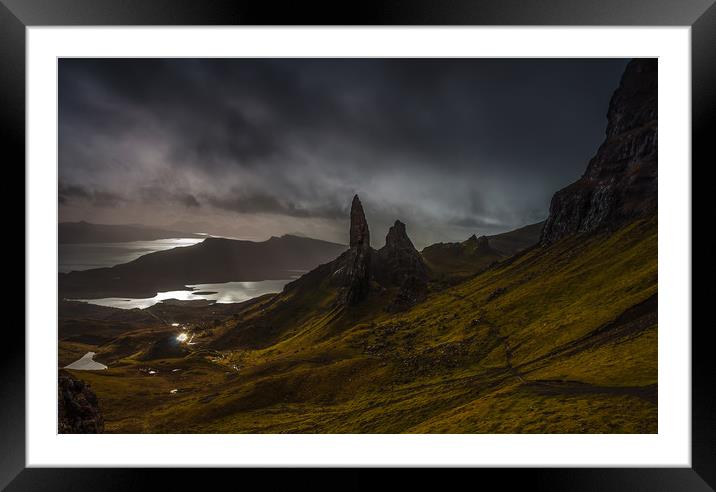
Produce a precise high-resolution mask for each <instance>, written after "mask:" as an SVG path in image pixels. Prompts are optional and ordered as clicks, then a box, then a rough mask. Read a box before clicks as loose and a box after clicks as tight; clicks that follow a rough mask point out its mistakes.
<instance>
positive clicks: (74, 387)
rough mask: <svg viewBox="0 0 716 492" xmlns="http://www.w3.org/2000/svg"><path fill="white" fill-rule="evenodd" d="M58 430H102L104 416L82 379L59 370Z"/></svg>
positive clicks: (96, 431)
mask: <svg viewBox="0 0 716 492" xmlns="http://www.w3.org/2000/svg"><path fill="white" fill-rule="evenodd" d="M57 407H58V432H59V433H60V434H97V433H101V432H104V418H103V417H102V412H100V409H99V404H98V402H97V395H95V394H94V392H93V391H92V390H91V389H90V387H89V385H88V384H86V383H85V382H84V381H80V380H79V379H77V378H75V377H73V376H72V375H71V374H70V373H68V372H67V371H60V373H59V376H58V388H57Z"/></svg>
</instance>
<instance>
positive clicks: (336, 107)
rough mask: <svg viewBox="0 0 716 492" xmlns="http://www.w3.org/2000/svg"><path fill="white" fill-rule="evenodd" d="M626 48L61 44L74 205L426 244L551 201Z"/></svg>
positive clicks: (68, 210)
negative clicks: (478, 52)
mask: <svg viewBox="0 0 716 492" xmlns="http://www.w3.org/2000/svg"><path fill="white" fill-rule="evenodd" d="M626 63H627V60H623V59H407V60H401V59H102V60H100V59H62V60H60V62H59V201H60V220H61V221H76V220H87V221H90V222H98V223H144V224H152V225H159V226H163V227H167V228H173V229H183V230H187V231H196V232H208V233H211V234H217V235H226V236H232V237H240V238H246V239H265V238H268V237H269V236H271V235H281V234H285V233H299V234H303V235H307V236H312V237H319V238H323V239H329V240H336V241H339V242H347V234H348V228H347V221H348V218H347V214H348V207H349V205H350V201H351V198H352V196H353V194H354V193H358V194H359V195H360V197H361V200H362V202H363V206H364V208H365V210H366V214H367V217H368V221H369V224H370V227H371V231H372V234H371V236H372V238H374V239H373V244H374V246H378V247H379V246H381V245H382V244H383V242H384V237H385V233H386V232H387V227H388V225H389V224H390V223H392V222H393V221H394V220H395V219H400V220H402V221H403V222H405V223H406V224H407V226H408V233H409V235H410V236H411V238H412V239H413V241H414V242H415V244H416V246H417V247H418V248H422V247H423V246H425V245H427V244H430V243H432V242H435V241H455V240H462V239H465V238H467V237H468V236H469V235H471V234H472V233H477V234H478V235H480V234H494V233H497V232H502V231H505V230H510V229H513V228H515V227H519V226H521V225H525V224H529V223H534V222H537V221H539V220H542V219H544V218H545V217H546V215H547V211H548V207H549V200H550V198H551V196H552V194H553V193H554V192H555V191H556V190H557V189H559V188H561V187H563V186H565V185H567V184H569V183H570V182H572V181H574V180H575V179H577V178H578V177H579V176H580V175H581V174H582V172H583V171H584V169H585V167H586V165H587V162H588V160H589V158H590V157H591V156H592V155H593V154H594V153H595V151H596V149H597V147H598V146H599V144H600V142H601V140H602V139H603V135H604V129H605V127H606V112H607V106H608V103H609V98H610V97H611V94H612V92H613V91H614V89H615V88H616V87H617V85H618V83H619V78H620V76H621V73H622V72H623V70H624V67H625V66H626Z"/></svg>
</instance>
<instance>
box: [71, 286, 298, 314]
mask: <svg viewBox="0 0 716 492" xmlns="http://www.w3.org/2000/svg"><path fill="white" fill-rule="evenodd" d="M291 280H293V279H288V280H262V281H260V282H224V283H219V284H195V285H187V287H189V288H190V289H191V290H172V291H168V292H159V293H158V294H157V295H156V296H154V297H150V298H146V299H130V298H126V297H106V298H103V299H77V300H79V301H83V302H87V303H89V304H96V305H98V306H109V307H114V308H121V309H134V308H139V309H144V308H148V307H150V306H153V305H155V304H156V303H158V302H162V301H164V300H167V299H178V300H182V301H189V300H197V299H204V300H209V301H215V302H217V303H219V304H229V303H234V302H243V301H247V300H249V299H251V298H254V297H258V296H262V295H264V294H270V293H274V292H281V290H282V289H283V286H284V285H286V284H287V283H288V282H290V281H291Z"/></svg>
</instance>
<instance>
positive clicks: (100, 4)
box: [0, 0, 716, 491]
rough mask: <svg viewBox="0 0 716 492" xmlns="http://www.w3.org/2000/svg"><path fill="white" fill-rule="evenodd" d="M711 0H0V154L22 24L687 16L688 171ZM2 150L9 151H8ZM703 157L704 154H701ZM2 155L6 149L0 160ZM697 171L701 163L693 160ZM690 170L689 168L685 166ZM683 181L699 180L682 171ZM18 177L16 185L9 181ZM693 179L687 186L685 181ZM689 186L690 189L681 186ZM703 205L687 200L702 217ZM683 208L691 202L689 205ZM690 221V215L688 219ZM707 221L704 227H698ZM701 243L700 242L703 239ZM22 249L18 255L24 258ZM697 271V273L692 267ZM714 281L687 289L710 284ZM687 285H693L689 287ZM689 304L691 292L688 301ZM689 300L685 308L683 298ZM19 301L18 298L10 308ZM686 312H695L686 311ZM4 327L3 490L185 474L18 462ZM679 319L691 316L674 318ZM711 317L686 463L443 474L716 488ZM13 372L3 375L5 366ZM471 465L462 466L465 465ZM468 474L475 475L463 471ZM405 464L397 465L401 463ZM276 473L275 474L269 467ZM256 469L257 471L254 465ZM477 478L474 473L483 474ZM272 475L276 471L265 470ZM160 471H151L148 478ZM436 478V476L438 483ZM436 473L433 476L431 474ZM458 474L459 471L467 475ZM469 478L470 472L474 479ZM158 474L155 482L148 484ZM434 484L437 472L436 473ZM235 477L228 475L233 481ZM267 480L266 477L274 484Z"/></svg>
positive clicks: (506, 480) (715, 108)
mask: <svg viewBox="0 0 716 492" xmlns="http://www.w3.org/2000/svg"><path fill="white" fill-rule="evenodd" d="M714 2H715V0H659V1H655V0H541V1H540V0H488V1H475V0H448V1H445V0H443V1H440V0H392V1H383V2H374V1H366V0H364V1H361V2H355V3H352V4H346V3H342V2H334V3H332V4H330V5H323V4H322V3H319V2H311V3H308V2H293V3H288V2H286V3H280V4H279V3H275V4H274V2H271V1H268V0H264V1H262V2H247V1H230V0H215V1H206V0H205V1H201V0H153V1H148V0H122V1H120V0H114V1H113V0H0V112H1V113H0V114H1V115H2V117H1V118H0V121H2V124H1V125H2V126H0V130H1V131H0V139H2V141H3V145H2V148H3V155H4V158H3V160H4V161H5V166H6V168H7V167H10V166H16V167H19V162H23V163H24V159H25V104H26V101H25V28H26V27H28V26H90V25H92V26H103V25H107V26H113V25H114V26H117V25H125V26H126V25H156V26H165V25H339V26H350V25H402V26H409V25H447V26H450V25H455V26H457V25H533V26H538V25H552V26H562V25H565V26H566V25H574V26H587V25H589V26H605V25H607V26H691V36H692V53H691V56H692V59H691V69H692V173H693V170H695V169H697V166H696V165H694V164H693V163H696V162H700V164H699V166H703V167H704V168H706V166H707V165H708V164H711V165H713V164H712V162H713V157H712V155H711V152H710V148H711V146H712V145H711V144H710V140H711V139H712V137H711V134H710V132H709V131H708V129H709V128H710V127H711V126H712V125H710V123H713V120H714V117H715V114H716V5H715V4H714ZM8 156H12V157H8ZM707 158H708V161H707ZM5 159H8V160H5ZM699 172H700V171H699ZM692 176H693V174H692ZM692 183H693V185H694V186H705V184H704V183H703V180H702V182H701V184H699V181H698V180H693V177H692ZM18 188H19V187H18ZM694 191H695V190H694ZM692 196H693V195H692ZM711 209H713V207H706V208H701V209H698V213H699V214H701V213H705V214H706V215H708V217H701V218H700V220H699V223H705V224H713V221H712V220H709V219H711V218H712V217H711V215H712V212H711ZM694 212H697V208H696V207H694ZM693 222H696V221H693ZM705 228H706V227H704V229H705ZM699 234H701V235H704V234H707V233H706V232H703V233H702V232H700V231H694V233H692V258H693V257H694V256H695V257H697V258H698V257H700V258H702V259H703V258H705V256H706V253H707V251H708V252H711V253H713V251H712V249H713V248H712V246H711V245H712V244H713V243H712V242H710V241H706V240H702V241H700V242H696V241H695V240H694V239H695V238H696V237H697V235H699ZM707 248H708V249H707ZM25 261H26V262H27V261H28V258H27V257H26V258H25ZM700 275H702V276H703V275H705V273H700ZM713 290H714V289H713V288H712V287H707V288H704V289H703V290H701V291H699V292H698V293H699V294H701V295H709V294H710V293H711V292H712V291H713ZM694 292H695V294H694V295H695V296H696V291H695V290H694ZM692 306H693V301H692ZM692 310H693V308H692ZM17 311H19V310H17ZM693 314H696V312H694V313H693ZM10 328H12V327H10V326H8V327H6V329H5V330H4V334H3V337H4V340H3V342H4V343H3V347H4V348H5V350H4V354H3V357H2V358H0V367H2V372H1V373H0V374H3V375H6V377H3V378H2V379H0V387H1V388H2V392H1V393H0V442H2V452H0V487H3V488H4V487H7V490H73V491H77V490H85V489H87V490H89V489H94V490H98V489H99V490H128V489H132V488H133V489H137V488H139V489H144V488H149V487H151V488H155V487H157V486H161V488H162V489H165V490H166V489H169V488H176V487H178V488H180V489H185V488H187V487H189V486H191V485H192V484H191V480H189V478H190V477H189V474H190V473H191V475H192V478H194V477H195V476H196V474H195V473H192V471H191V470H167V469H164V470H150V469H137V470H127V469H97V468H94V469H39V468H26V467H25V336H24V333H22V332H20V331H19V330H11V329H10ZM682 328H683V329H684V330H690V329H691V327H690V326H684V327H682ZM711 328H712V323H709V324H704V325H701V326H698V325H697V324H696V323H694V329H693V330H692V441H691V442H692V468H662V469H657V468H641V469H627V468H619V469H601V468H597V469H587V468H582V469H576V468H568V469H536V468H535V469H521V470H510V471H506V470H500V469H479V470H469V471H468V470H462V471H455V473H457V475H451V478H452V480H453V481H455V480H461V479H467V480H470V481H471V482H474V481H475V480H480V482H479V483H482V484H484V485H485V486H487V484H489V483H497V482H495V480H498V481H499V483H500V484H501V488H503V489H504V488H505V487H506V488H507V490H509V489H510V488H511V487H512V486H514V485H516V484H518V483H523V484H524V483H525V482H526V483H528V484H529V487H530V488H531V489H537V490H551V491H557V490H650V491H651V490H680V491H691V490H693V491H699V490H716V398H715V395H716V391H715V390H714V384H713V380H712V378H713V375H714V374H716V371H715V370H714V369H715V368H714V362H713V361H714V357H713V356H712V353H711V352H712V350H713V349H712V346H711V345H710V344H709V343H708V341H709V340H708V338H709V337H708V333H709V331H710V330H711ZM9 375H12V376H9ZM256 473H257V472H256V471H253V470H241V471H235V470H211V482H212V483H216V484H219V483H222V482H225V481H226V480H229V482H228V483H231V481H232V480H236V479H237V477H241V482H242V483H245V484H249V483H251V482H254V481H255V480H256V479H258V478H259V477H256V476H255V475H256ZM334 473H336V471H335V470H333V471H328V470H320V471H315V470H296V471H295V472H294V473H292V474H291V475H293V477H292V478H289V479H284V480H289V481H290V482H288V481H287V485H288V484H289V483H290V484H292V485H291V486H294V485H295V484H300V483H302V482H303V483H308V484H311V485H312V488H330V489H331V490H334V489H349V490H351V489H358V488H363V487H365V488H373V485H375V484H379V481H380V479H379V478H378V477H375V476H374V473H375V472H374V471H372V470H355V469H354V470H350V471H348V472H347V473H343V474H341V476H340V477H334V476H333V474H334ZM466 473H470V474H471V475H472V476H471V477H469V478H468V477H465V476H464V474H466ZM475 474H477V475H478V477H475V476H474V475H475ZM405 475H407V474H405ZM409 475H410V477H409V478H406V480H407V481H406V482H404V483H403V486H404V487H401V488H407V487H408V486H411V485H413V484H422V485H426V484H430V483H431V481H432V480H435V479H433V478H429V477H426V475H425V473H424V471H420V470H414V472H413V473H411V474H409ZM272 476H273V477H275V475H272ZM262 478H263V479H264V480H265V479H266V478H265V477H262ZM483 479H484V480H488V481H485V482H482V480H483ZM272 480H275V478H272ZM157 481H160V482H157ZM437 483H438V482H436V484H437ZM440 483H442V481H441V482H440ZM468 483H469V482H468ZM474 483H478V482H474ZM158 484H161V485H158ZM442 484H443V486H444V483H442ZM236 485H237V486H238V485H239V484H238V483H236ZM276 487H277V484H276V483H274V484H273V485H272V486H271V487H270V488H271V489H276Z"/></svg>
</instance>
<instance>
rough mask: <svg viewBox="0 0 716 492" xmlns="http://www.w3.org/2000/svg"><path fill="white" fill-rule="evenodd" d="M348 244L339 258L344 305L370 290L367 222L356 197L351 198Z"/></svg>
mask: <svg viewBox="0 0 716 492" xmlns="http://www.w3.org/2000/svg"><path fill="white" fill-rule="evenodd" d="M349 244H350V249H349V250H348V251H347V252H346V253H344V254H343V255H342V256H341V258H342V261H341V263H342V267H341V277H342V281H343V287H344V289H345V290H344V296H343V297H344V300H345V302H346V303H348V304H356V303H358V302H360V301H362V300H363V299H365V297H366V296H367V295H368V291H369V290H370V278H371V256H372V250H371V248H370V232H369V230H368V221H367V220H366V219H365V213H364V212H363V205H361V202H360V199H359V198H358V195H355V196H354V197H353V203H351V226H350V243H349ZM339 259H340V258H339Z"/></svg>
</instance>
